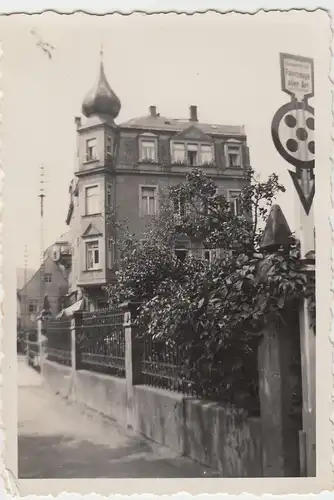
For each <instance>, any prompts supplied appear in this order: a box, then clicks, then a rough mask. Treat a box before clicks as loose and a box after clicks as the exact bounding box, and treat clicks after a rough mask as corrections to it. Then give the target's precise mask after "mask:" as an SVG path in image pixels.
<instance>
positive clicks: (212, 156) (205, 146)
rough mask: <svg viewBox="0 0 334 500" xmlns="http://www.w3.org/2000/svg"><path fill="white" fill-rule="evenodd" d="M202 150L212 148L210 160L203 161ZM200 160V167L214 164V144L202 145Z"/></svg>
mask: <svg viewBox="0 0 334 500" xmlns="http://www.w3.org/2000/svg"><path fill="white" fill-rule="evenodd" d="M202 148H208V149H209V148H210V150H211V155H210V160H205V161H203V151H202ZM206 154H207V153H206ZM199 160H200V161H199V165H204V164H210V163H214V147H213V144H204V143H203V144H201V145H200V151H199Z"/></svg>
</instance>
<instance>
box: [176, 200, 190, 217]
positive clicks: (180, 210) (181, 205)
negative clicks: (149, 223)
mask: <svg viewBox="0 0 334 500" xmlns="http://www.w3.org/2000/svg"><path fill="white" fill-rule="evenodd" d="M186 212H187V210H186V203H185V201H184V200H182V199H181V198H178V199H177V200H174V213H175V215H179V216H180V217H184V216H185V215H186Z"/></svg>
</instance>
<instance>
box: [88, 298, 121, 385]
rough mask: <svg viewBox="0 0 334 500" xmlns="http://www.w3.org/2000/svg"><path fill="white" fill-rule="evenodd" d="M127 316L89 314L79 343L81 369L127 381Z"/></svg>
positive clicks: (114, 311)
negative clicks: (124, 378) (125, 326)
mask: <svg viewBox="0 0 334 500" xmlns="http://www.w3.org/2000/svg"><path fill="white" fill-rule="evenodd" d="M123 324H124V313H123V312H121V311H119V309H118V308H112V309H104V310H100V311H94V312H85V313H83V317H82V327H81V335H80V339H79V359H80V368H84V369H87V370H91V371H98V372H103V373H108V374H110V375H116V376H118V377H122V378H123V377H125V337H124V326H123Z"/></svg>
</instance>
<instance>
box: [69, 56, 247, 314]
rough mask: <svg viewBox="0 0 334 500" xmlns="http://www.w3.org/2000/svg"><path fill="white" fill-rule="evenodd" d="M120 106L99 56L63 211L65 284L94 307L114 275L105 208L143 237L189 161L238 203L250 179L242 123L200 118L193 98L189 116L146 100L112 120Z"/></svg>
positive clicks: (80, 121)
mask: <svg viewBox="0 0 334 500" xmlns="http://www.w3.org/2000/svg"><path fill="white" fill-rule="evenodd" d="M120 108H121V103H120V100H119V99H118V97H117V96H116V95H115V93H114V92H113V91H112V90H111V88H110V86H109V83H108V81H107V78H106V75H105V72H104V67H103V63H102V62H101V66H100V75H99V79H98V82H97V85H96V86H95V88H94V89H93V90H92V91H91V92H90V93H89V94H88V95H87V97H86V98H85V100H84V102H83V106H82V112H83V115H84V117H77V118H76V119H75V122H76V127H77V168H76V172H75V178H74V180H73V181H72V183H71V186H70V204H69V210H68V216H67V224H68V225H69V227H70V234H71V245H72V268H71V274H70V280H69V282H70V292H72V293H73V295H74V296H76V298H80V297H81V296H84V297H86V299H87V304H89V306H90V307H91V308H94V307H97V306H98V305H102V304H103V302H104V301H105V299H104V296H103V292H102V288H103V286H104V285H106V284H107V283H108V282H110V280H112V277H113V272H114V266H115V263H116V261H117V253H116V251H115V245H114V241H115V235H114V234H113V229H112V225H111V224H110V220H109V218H108V214H110V213H111V212H112V213H113V214H114V217H115V218H116V220H118V221H122V220H125V219H126V220H127V221H128V223H129V229H130V230H131V231H132V232H134V233H135V234H136V235H137V236H138V239H140V238H141V235H142V234H143V232H144V230H145V227H146V225H147V223H148V221H149V219H150V218H151V217H152V215H155V214H158V213H159V200H160V198H161V194H162V193H163V192H165V191H166V190H167V189H168V187H169V186H171V185H173V184H177V183H179V182H180V181H182V179H183V178H185V176H186V174H187V173H189V172H190V171H191V170H192V169H193V168H194V167H199V168H201V169H202V170H203V171H205V172H206V173H207V174H208V175H210V177H212V178H213V179H214V181H215V182H216V184H217V186H218V192H219V193H220V194H225V195H226V196H227V197H228V199H229V200H230V201H231V205H232V206H233V208H234V210H236V211H237V210H238V203H237V198H238V194H239V192H240V190H241V189H242V188H243V187H244V185H245V184H246V183H247V180H246V178H245V170H246V168H247V167H248V166H249V154H248V147H247V138H246V135H245V130H244V127H243V126H227V125H214V124H207V123H202V122H201V121H200V120H199V117H198V112H197V107H196V106H190V109H189V119H188V120H178V119H170V118H165V117H163V116H160V114H159V113H158V112H157V109H156V107H155V106H150V108H149V113H148V115H147V116H143V117H139V118H134V119H131V120H129V121H127V122H125V123H121V124H119V125H116V124H115V119H116V118H117V116H118V113H119V111H120ZM78 295H79V296H78Z"/></svg>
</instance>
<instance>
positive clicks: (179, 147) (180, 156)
mask: <svg viewBox="0 0 334 500" xmlns="http://www.w3.org/2000/svg"><path fill="white" fill-rule="evenodd" d="M172 156H173V162H175V163H181V162H184V161H185V159H186V150H185V144H184V143H182V142H174V143H173V147H172Z"/></svg>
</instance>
